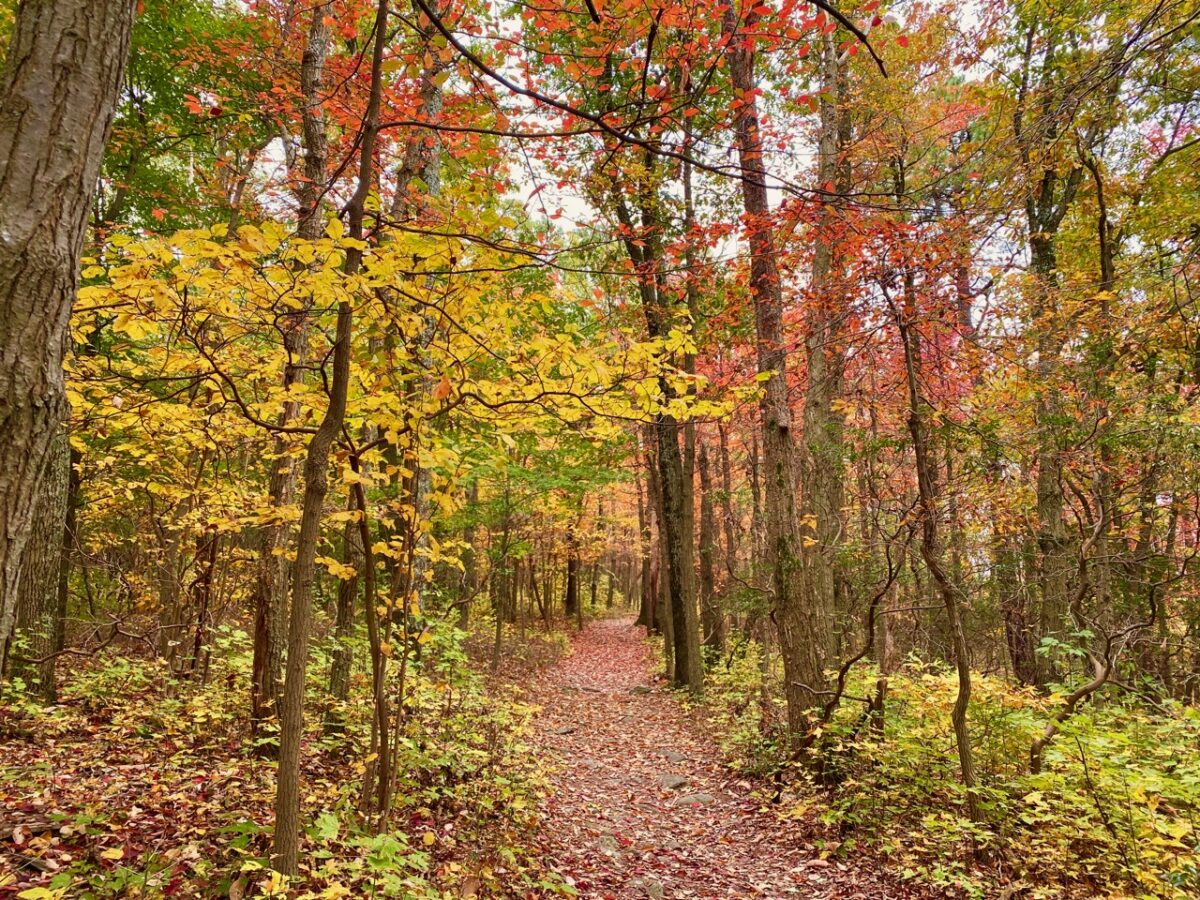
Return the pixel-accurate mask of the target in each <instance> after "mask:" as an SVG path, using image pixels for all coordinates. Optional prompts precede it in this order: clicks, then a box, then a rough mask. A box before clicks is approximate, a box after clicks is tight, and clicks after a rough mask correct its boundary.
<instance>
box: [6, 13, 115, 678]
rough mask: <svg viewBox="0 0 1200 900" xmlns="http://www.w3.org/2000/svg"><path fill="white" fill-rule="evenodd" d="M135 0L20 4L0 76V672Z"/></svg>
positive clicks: (60, 390)
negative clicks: (87, 228) (79, 267)
mask: <svg viewBox="0 0 1200 900" xmlns="http://www.w3.org/2000/svg"><path fill="white" fill-rule="evenodd" d="M133 16H134V0H25V2H23V3H21V4H20V6H19V7H18V9H17V17H16V21H15V23H14V25H13V33H12V38H11V41H10V43H9V48H8V56H7V58H6V60H5V64H4V71H3V74H2V75H0V672H2V671H3V670H4V669H5V654H6V653H7V652H8V647H9V644H10V642H11V637H12V634H13V627H14V625H15V624H16V612H17V597H18V594H19V589H20V575H21V557H22V555H23V553H24V551H25V546H26V544H27V542H28V540H29V534H30V531H31V529H32V528H33V520H34V505H35V502H36V498H37V496H38V492H39V489H40V488H39V484H40V481H41V479H42V476H43V473H44V472H45V470H46V462H47V458H48V456H49V454H50V445H51V442H52V441H53V440H54V437H55V435H57V434H58V429H59V426H60V425H61V423H62V421H63V419H64V418H65V417H66V414H67V401H66V395H65V393H64V379H63V356H64V355H65V353H66V349H67V328H68V324H69V322H70V318H71V306H72V303H73V302H74V300H75V291H76V288H77V285H78V265H79V256H80V252H81V249H82V246H83V239H84V232H85V229H86V227H87V221H88V215H89V212H90V209H91V200H92V194H93V192H94V190H95V186H96V179H97V177H98V175H99V172H100V161H101V157H102V155H103V153H104V144H105V141H106V140H107V139H108V131H109V125H110V124H111V122H112V116H113V110H114V108H115V107H116V103H117V96H118V93H119V91H120V88H121V81H122V78H123V75H124V71H125V61H126V57H127V56H128V54H129V36H130V31H131V29H132V27H133Z"/></svg>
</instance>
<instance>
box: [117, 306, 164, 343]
mask: <svg viewBox="0 0 1200 900" xmlns="http://www.w3.org/2000/svg"><path fill="white" fill-rule="evenodd" d="M112 329H113V331H115V332H117V333H118V334H124V335H127V336H128V337H130V338H132V339H133V340H135V341H140V340H142V338H144V337H146V336H147V335H149V334H152V333H153V332H154V330H155V329H154V326H153V325H152V324H150V323H149V322H147V321H146V320H145V319H143V318H141V317H139V316H137V315H134V314H132V313H121V314H120V315H119V316H117V318H116V319H115V320H114V321H113V324H112Z"/></svg>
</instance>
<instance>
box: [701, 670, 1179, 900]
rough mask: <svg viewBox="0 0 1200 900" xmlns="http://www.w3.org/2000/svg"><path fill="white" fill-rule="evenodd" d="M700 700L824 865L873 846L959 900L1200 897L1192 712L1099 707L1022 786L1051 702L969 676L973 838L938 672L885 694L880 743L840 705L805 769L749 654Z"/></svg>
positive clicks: (714, 676) (1071, 728)
mask: <svg viewBox="0 0 1200 900" xmlns="http://www.w3.org/2000/svg"><path fill="white" fill-rule="evenodd" d="M723 662H724V660H723V661H722V663H723ZM876 677H877V673H875V672H872V671H868V670H866V669H864V670H863V671H861V672H857V673H855V674H854V676H852V678H851V679H850V683H849V684H848V686H847V691H846V694H847V697H848V698H850V697H853V698H866V697H867V696H869V695H870V694H871V693H872V692H873V691H874V688H875V680H876ZM707 685H708V692H707V702H706V708H707V711H708V715H709V716H710V718H711V723H712V725H713V726H714V728H715V730H716V732H717V733H719V734H720V735H721V740H722V745H723V749H724V751H725V752H726V754H727V755H728V758H729V760H730V762H731V763H732V765H734V766H735V767H736V768H738V769H740V770H743V771H746V772H749V773H754V774H757V775H759V776H761V777H763V778H765V779H766V782H765V783H767V784H774V785H776V786H782V785H786V789H784V788H782V787H777V790H776V798H775V799H776V800H777V801H778V806H777V808H778V809H779V810H780V811H781V813H782V814H784V815H788V816H797V817H810V818H811V817H815V818H816V819H817V820H818V821H819V822H820V823H822V824H823V825H824V826H826V828H825V831H824V833H825V834H826V835H827V837H826V839H825V840H824V841H823V846H824V848H825V850H826V851H828V852H829V853H831V854H843V855H852V854H853V851H854V850H855V848H857V847H860V846H868V847H870V848H872V849H873V850H874V851H875V852H877V853H879V854H880V855H882V856H884V857H886V858H887V859H888V860H889V861H890V863H891V867H892V868H893V869H894V870H895V871H897V872H899V873H901V875H902V876H903V877H905V878H911V879H916V880H918V881H920V882H924V883H926V884H931V885H935V886H937V887H939V888H942V889H945V890H948V891H949V892H950V893H952V894H954V895H958V896H965V897H992V896H999V897H1005V898H1010V897H1028V898H1041V897H1105V898H1118V897H1129V898H1172V900H1174V898H1185V897H1197V896H1200V846H1198V842H1200V710H1197V709H1195V708H1191V707H1185V706H1182V705H1179V704H1176V703H1172V702H1164V703H1162V704H1161V705H1151V704H1149V703H1146V702H1144V701H1142V700H1139V699H1137V698H1135V697H1131V696H1130V695H1128V694H1118V693H1106V694H1104V695H1103V696H1102V697H1101V698H1100V699H1099V700H1098V702H1094V703H1091V704H1088V705H1087V706H1086V707H1084V708H1082V709H1081V710H1080V711H1079V713H1078V714H1077V715H1076V716H1074V717H1073V718H1071V719H1070V720H1069V721H1068V722H1067V723H1065V724H1064V726H1063V728H1062V730H1061V732H1060V733H1059V735H1058V736H1057V737H1056V739H1055V740H1054V742H1053V743H1052V744H1051V745H1050V747H1049V748H1048V749H1047V751H1046V756H1045V766H1044V769H1043V771H1042V772H1041V773H1040V774H1038V775H1031V774H1030V773H1029V747H1030V743H1031V742H1032V740H1033V739H1034V736H1035V735H1036V734H1038V733H1040V731H1041V729H1042V728H1043V727H1044V725H1045V723H1046V721H1047V720H1048V718H1049V717H1050V715H1051V714H1052V712H1053V711H1054V710H1055V709H1056V708H1057V707H1058V705H1059V704H1060V702H1061V700H1060V692H1056V693H1053V694H1051V695H1050V696H1039V695H1037V694H1035V693H1034V692H1032V691H1029V690H1024V689H1018V688H1014V687H1012V686H1011V685H1008V684H1006V683H1005V682H1004V681H1002V680H1001V679H998V678H994V677H987V676H980V675H977V676H976V677H975V679H974V687H975V690H974V696H973V699H972V705H971V710H970V722H971V731H972V741H973V746H974V750H975V758H976V766H977V768H978V770H979V771H978V775H979V781H980V795H981V798H982V800H983V807H984V810H985V813H986V819H987V821H986V823H985V824H983V825H976V824H973V823H971V822H970V821H968V820H967V819H966V817H965V813H964V796H963V790H962V788H961V786H960V784H959V777H958V774H959V773H958V762H957V756H956V754H955V743H954V735H953V732H952V731H951V727H950V710H951V707H952V705H953V703H954V697H955V693H956V690H957V683H956V680H955V677H954V674H953V673H952V672H951V671H949V670H947V669H946V668H945V667H943V666H931V665H924V664H920V663H916V662H913V663H911V664H909V665H907V666H905V667H904V669H903V671H902V672H900V673H898V674H895V675H893V676H892V677H891V678H890V679H889V687H888V696H887V704H886V714H885V719H884V727H883V731H882V733H879V732H878V731H877V730H876V729H873V728H872V727H871V725H870V723H869V721H868V720H867V719H866V717H865V714H864V709H865V706H864V704H863V703H861V702H857V701H856V700H853V699H847V700H846V701H844V703H843V704H842V707H841V708H840V710H839V712H838V714H837V715H836V716H835V718H834V721H833V722H832V723H831V725H830V726H829V727H828V728H827V729H826V730H825V732H824V733H823V734H821V735H820V738H819V740H818V741H817V745H818V746H819V747H820V751H819V754H818V756H819V760H818V763H817V764H816V765H814V762H813V761H812V760H809V761H807V762H805V763H794V762H790V761H789V760H788V757H787V754H786V753H785V751H784V744H785V741H784V737H785V735H784V728H783V726H784V723H785V721H786V718H785V715H784V709H783V705H782V701H781V699H780V698H779V696H778V688H777V682H776V681H775V679H774V677H771V679H770V681H769V685H770V687H769V690H767V691H764V690H763V674H762V671H761V669H760V665H759V659H758V650H757V648H756V647H753V646H751V647H750V648H748V650H747V652H746V653H745V654H743V655H740V656H737V657H735V658H733V659H732V660H731V661H730V663H729V666H728V668H725V667H724V666H723V665H717V666H714V667H713V669H712V670H711V671H710V674H709V678H708V681H707Z"/></svg>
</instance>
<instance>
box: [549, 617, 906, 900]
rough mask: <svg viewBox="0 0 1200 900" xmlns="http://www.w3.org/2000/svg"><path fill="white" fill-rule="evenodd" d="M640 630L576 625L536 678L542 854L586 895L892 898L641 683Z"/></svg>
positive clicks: (895, 893) (668, 700)
mask: <svg viewBox="0 0 1200 900" xmlns="http://www.w3.org/2000/svg"><path fill="white" fill-rule="evenodd" d="M642 634H643V632H642V630H641V629H640V628H638V627H636V626H634V625H632V624H631V623H630V622H628V621H601V622H596V623H594V624H592V625H590V626H588V628H586V629H585V630H584V631H583V633H582V634H580V635H578V636H577V637H576V639H575V642H574V652H573V653H572V655H570V656H569V657H567V658H565V659H563V660H562V661H561V662H559V663H558V664H556V665H555V666H554V667H552V668H551V669H549V670H548V671H547V672H546V673H545V674H544V676H543V677H542V679H541V680H540V681H539V683H538V685H537V686H536V688H535V696H536V699H537V701H538V703H539V704H541V706H542V709H543V711H542V713H541V714H540V715H539V717H538V737H539V741H540V744H541V746H542V748H543V749H544V751H545V752H546V756H547V762H548V763H549V764H550V765H551V766H553V767H554V769H555V772H554V775H553V781H554V788H555V790H554V793H553V795H552V796H551V797H550V798H549V799H548V800H547V802H546V810H545V811H546V813H547V815H546V817H545V822H546V824H545V826H544V833H543V841H544V843H545V845H546V859H545V863H546V864H547V865H548V866H550V867H551V868H553V869H555V870H557V871H559V872H560V873H562V874H563V875H565V876H568V877H569V878H571V879H572V880H573V882H574V885H575V887H576V889H577V890H578V891H579V894H580V896H581V897H586V898H638V897H643V898H645V897H649V898H687V897H793V896H795V897H814V898H872V900H874V898H898V897H907V896H910V895H909V894H908V893H907V892H906V891H905V890H904V889H902V888H901V889H897V888H894V887H889V886H887V885H884V884H882V883H880V881H879V880H878V879H877V878H876V876H874V875H873V874H872V873H870V872H868V871H862V870H858V869H856V868H855V867H853V866H852V865H850V864H848V863H845V862H827V861H825V860H821V859H819V858H818V855H817V852H816V851H815V850H814V849H813V848H812V846H811V844H808V845H807V848H806V840H805V838H804V837H803V835H802V834H801V833H800V830H799V827H798V826H797V827H795V828H792V827H790V826H789V825H787V824H786V823H783V822H782V821H781V820H780V819H779V818H778V817H776V816H774V815H773V814H772V813H770V812H761V811H760V803H759V802H756V800H755V799H754V798H753V796H752V795H751V785H750V784H749V783H748V782H745V781H741V780H739V779H737V778H736V777H735V776H734V775H733V774H732V773H731V772H730V771H729V770H728V769H726V768H725V767H724V766H723V765H721V762H720V757H719V752H718V750H717V747H716V746H715V744H714V742H713V740H712V739H711V738H710V737H708V736H706V735H705V734H704V731H703V722H700V721H692V720H689V716H688V714H687V713H685V712H684V710H683V709H682V707H681V706H680V704H679V702H678V701H677V700H676V699H675V697H673V696H672V695H671V694H670V693H669V692H666V691H661V690H659V689H656V688H651V679H650V669H649V662H648V660H647V649H646V644H645V643H644V641H643V640H642Z"/></svg>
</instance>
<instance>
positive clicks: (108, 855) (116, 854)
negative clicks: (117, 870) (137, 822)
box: [100, 847, 125, 860]
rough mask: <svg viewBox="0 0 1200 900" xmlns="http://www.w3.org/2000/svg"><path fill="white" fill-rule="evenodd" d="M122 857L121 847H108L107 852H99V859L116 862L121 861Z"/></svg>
mask: <svg viewBox="0 0 1200 900" xmlns="http://www.w3.org/2000/svg"><path fill="white" fill-rule="evenodd" d="M124 857H125V850H124V848H122V847H110V848H109V849H107V850H101V851H100V858H101V859H111V860H117V859H123V858H124Z"/></svg>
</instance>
